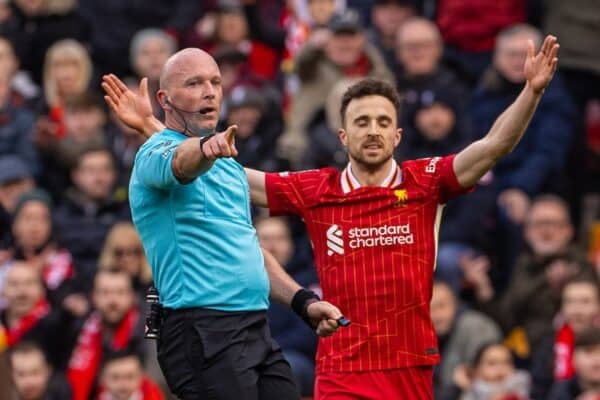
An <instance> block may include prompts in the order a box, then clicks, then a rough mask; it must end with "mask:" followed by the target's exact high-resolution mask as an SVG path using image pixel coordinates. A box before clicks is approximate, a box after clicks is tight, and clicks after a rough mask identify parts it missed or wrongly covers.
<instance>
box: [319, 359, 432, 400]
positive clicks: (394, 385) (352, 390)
mask: <svg viewBox="0 0 600 400" xmlns="http://www.w3.org/2000/svg"><path fill="white" fill-rule="evenodd" d="M395 399H402V400H433V367H431V366H419V367H411V368H399V369H391V370H386V371H366V372H336V373H323V374H319V375H317V380H316V383H315V400H395Z"/></svg>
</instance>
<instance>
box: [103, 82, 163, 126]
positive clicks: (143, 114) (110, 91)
mask: <svg viewBox="0 0 600 400" xmlns="http://www.w3.org/2000/svg"><path fill="white" fill-rule="evenodd" d="M102 89H104V91H105V92H106V96H104V100H106V102H107V103H108V105H109V106H110V108H111V110H113V112H114V113H115V114H117V117H119V119H120V120H121V122H123V123H124V124H125V125H127V126H128V127H130V128H132V129H135V130H136V131H138V132H140V133H141V134H143V135H144V136H148V135H147V134H146V133H145V129H144V125H145V123H146V121H147V120H150V119H154V115H153V114H152V104H151V103H150V96H149V94H148V78H143V79H142V80H141V81H140V89H139V92H138V93H135V92H133V91H132V90H131V89H129V88H128V87H127V86H126V85H125V84H124V83H123V82H122V81H121V80H120V79H119V78H117V76H116V75H114V74H108V75H104V76H103V77H102Z"/></svg>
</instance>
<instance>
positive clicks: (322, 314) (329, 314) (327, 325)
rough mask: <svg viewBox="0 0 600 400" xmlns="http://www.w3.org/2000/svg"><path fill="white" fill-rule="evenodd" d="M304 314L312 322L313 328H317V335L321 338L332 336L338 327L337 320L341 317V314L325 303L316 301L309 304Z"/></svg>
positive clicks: (335, 308)
mask: <svg viewBox="0 0 600 400" xmlns="http://www.w3.org/2000/svg"><path fill="white" fill-rule="evenodd" d="M306 312H307V313H308V316H309V318H310V320H311V321H312V322H313V326H316V327H317V335H319V336H321V337H327V336H331V335H333V334H334V333H335V331H337V330H338V328H339V327H340V325H339V324H338V322H337V319H338V318H340V317H341V316H342V313H341V311H340V310H339V309H338V308H337V307H336V306H334V305H333V304H331V303H329V302H327V301H316V302H314V303H311V304H309V306H308V307H307V309H306Z"/></svg>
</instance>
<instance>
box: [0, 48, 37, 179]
mask: <svg viewBox="0 0 600 400" xmlns="http://www.w3.org/2000/svg"><path fill="white" fill-rule="evenodd" d="M17 68H18V61H17V59H16V57H15V54H14V52H13V47H12V45H11V43H10V42H9V41H8V40H6V39H4V38H2V37H0V154H1V155H4V154H13V155H18V156H19V157H21V158H22V159H23V160H24V161H26V162H27V164H29V166H30V168H31V169H32V171H33V172H34V173H35V174H37V173H38V172H39V169H40V165H39V160H38V155H37V152H36V149H35V147H34V146H33V133H34V129H33V126H34V122H35V116H34V115H33V113H32V112H31V111H30V110H28V109H27V108H26V107H25V98H24V97H23V96H22V95H21V94H20V93H18V92H17V91H16V90H15V89H14V85H13V81H14V76H15V73H16V72H17Z"/></svg>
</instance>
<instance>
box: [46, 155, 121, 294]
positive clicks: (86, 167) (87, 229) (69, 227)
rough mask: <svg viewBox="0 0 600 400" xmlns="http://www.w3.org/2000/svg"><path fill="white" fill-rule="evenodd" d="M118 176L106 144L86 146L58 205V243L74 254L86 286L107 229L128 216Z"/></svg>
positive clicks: (56, 214) (90, 277)
mask: <svg viewBox="0 0 600 400" xmlns="http://www.w3.org/2000/svg"><path fill="white" fill-rule="evenodd" d="M116 178H117V177H116V170H115V162H114V160H113V157H112V155H111V153H110V152H109V151H108V150H107V149H106V148H104V147H96V146H90V147H89V148H86V149H84V150H83V151H82V152H81V154H80V155H79V156H78V158H77V162H76V164H75V165H74V166H73V168H72V170H71V179H72V181H73V187H71V188H70V189H69V190H67V192H66V193H65V198H64V201H63V202H62V203H61V205H60V206H59V207H58V208H57V209H56V213H55V218H56V225H57V232H58V235H59V243H61V244H63V245H64V246H65V247H66V248H67V249H69V251H70V252H71V254H72V255H73V260H74V261H75V268H76V272H77V274H78V275H80V276H81V281H82V282H83V283H84V285H85V287H84V289H87V288H89V286H90V284H91V282H92V277H93V276H94V273H95V271H96V263H97V260H98V256H99V255H100V250H101V248H102V243H103V242H104V238H105V237H106V234H107V233H108V230H109V229H110V227H111V226H112V225H113V224H114V223H116V222H117V221H121V220H124V219H127V218H129V207H128V205H127V203H126V202H125V201H124V199H117V198H115V197H114V191H113V190H114V185H115V182H116Z"/></svg>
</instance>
